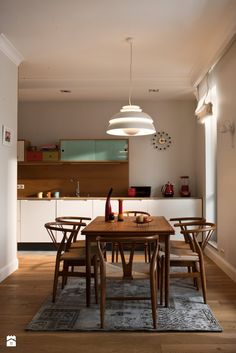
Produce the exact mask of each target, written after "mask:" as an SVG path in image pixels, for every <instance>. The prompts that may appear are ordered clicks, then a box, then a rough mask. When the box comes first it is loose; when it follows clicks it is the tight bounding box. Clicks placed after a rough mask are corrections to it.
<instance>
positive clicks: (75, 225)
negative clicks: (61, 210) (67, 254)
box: [44, 221, 86, 252]
mask: <svg viewBox="0 0 236 353" xmlns="http://www.w3.org/2000/svg"><path fill="white" fill-rule="evenodd" d="M83 226H86V223H83V222H81V221H79V222H69V221H67V222H58V221H55V222H48V223H46V224H45V225H44V227H45V228H46V230H47V232H48V234H49V236H50V238H51V240H52V242H53V244H54V246H55V248H56V249H57V250H59V251H60V252H62V251H63V250H64V251H67V250H68V249H69V248H70V245H71V243H72V242H73V241H74V239H75V238H76V237H77V234H78V232H79V230H80V228H81V227H83ZM58 232H59V233H61V234H62V237H61V241H60V242H58V241H57V238H58V234H59V233H58Z"/></svg>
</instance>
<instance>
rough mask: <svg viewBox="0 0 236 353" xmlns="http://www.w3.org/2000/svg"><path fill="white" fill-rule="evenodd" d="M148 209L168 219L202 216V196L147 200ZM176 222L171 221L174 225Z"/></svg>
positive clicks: (155, 214)
mask: <svg viewBox="0 0 236 353" xmlns="http://www.w3.org/2000/svg"><path fill="white" fill-rule="evenodd" d="M147 211H148V212H149V213H150V214H151V215H152V216H164V217H166V219H168V220H169V219H170V218H177V217H202V216H203V210H202V199H201V198H196V199H194V198H176V199H175V198H166V199H159V200H147ZM174 223H176V222H171V224H172V226H173V225H174ZM179 237H182V236H180V234H179V233H178V232H177V233H176V235H175V236H172V238H173V239H178V238H179Z"/></svg>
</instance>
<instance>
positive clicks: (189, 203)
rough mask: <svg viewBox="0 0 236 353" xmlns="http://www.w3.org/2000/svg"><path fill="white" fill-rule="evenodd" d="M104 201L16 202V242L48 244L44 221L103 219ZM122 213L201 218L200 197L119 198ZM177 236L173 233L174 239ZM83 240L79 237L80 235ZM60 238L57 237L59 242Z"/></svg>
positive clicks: (115, 201) (113, 201)
mask: <svg viewBox="0 0 236 353" xmlns="http://www.w3.org/2000/svg"><path fill="white" fill-rule="evenodd" d="M105 203H106V199H86V198H85V199H81V198H79V199H73V200H62V199H60V200H18V202H17V240H18V242H19V243H51V240H50V238H49V235H48V233H47V231H46V229H45V228H44V224H45V223H46V222H51V221H54V220H55V218H56V217H60V216H77V217H78V216H84V217H90V218H91V219H94V218H96V217H97V216H105ZM111 206H112V211H113V212H115V213H118V198H117V199H111ZM123 210H124V211H132V210H133V211H146V212H149V213H150V214H151V216H165V217H166V218H167V219H170V218H174V217H201V216H202V214H203V211H202V199H201V198H169V199H167V198H166V199H164V198H163V199H123ZM178 237H179V235H178V234H177V236H176V238H178ZM80 238H81V239H83V237H82V236H80ZM60 240H61V239H60V238H58V239H57V241H58V242H59V241H60Z"/></svg>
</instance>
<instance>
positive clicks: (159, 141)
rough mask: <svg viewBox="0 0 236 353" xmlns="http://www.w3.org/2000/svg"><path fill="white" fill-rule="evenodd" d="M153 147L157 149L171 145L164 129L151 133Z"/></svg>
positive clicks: (163, 148)
mask: <svg viewBox="0 0 236 353" xmlns="http://www.w3.org/2000/svg"><path fill="white" fill-rule="evenodd" d="M152 144H153V147H154V148H155V149H157V150H159V151H164V150H167V149H168V148H169V147H170V145H171V137H170V136H169V134H168V133H167V132H165V131H159V132H157V133H156V134H155V135H153V139H152Z"/></svg>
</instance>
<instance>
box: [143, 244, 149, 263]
mask: <svg viewBox="0 0 236 353" xmlns="http://www.w3.org/2000/svg"><path fill="white" fill-rule="evenodd" d="M143 246H144V258H145V262H146V263H147V262H148V249H147V247H148V244H146V243H144V244H143Z"/></svg>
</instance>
